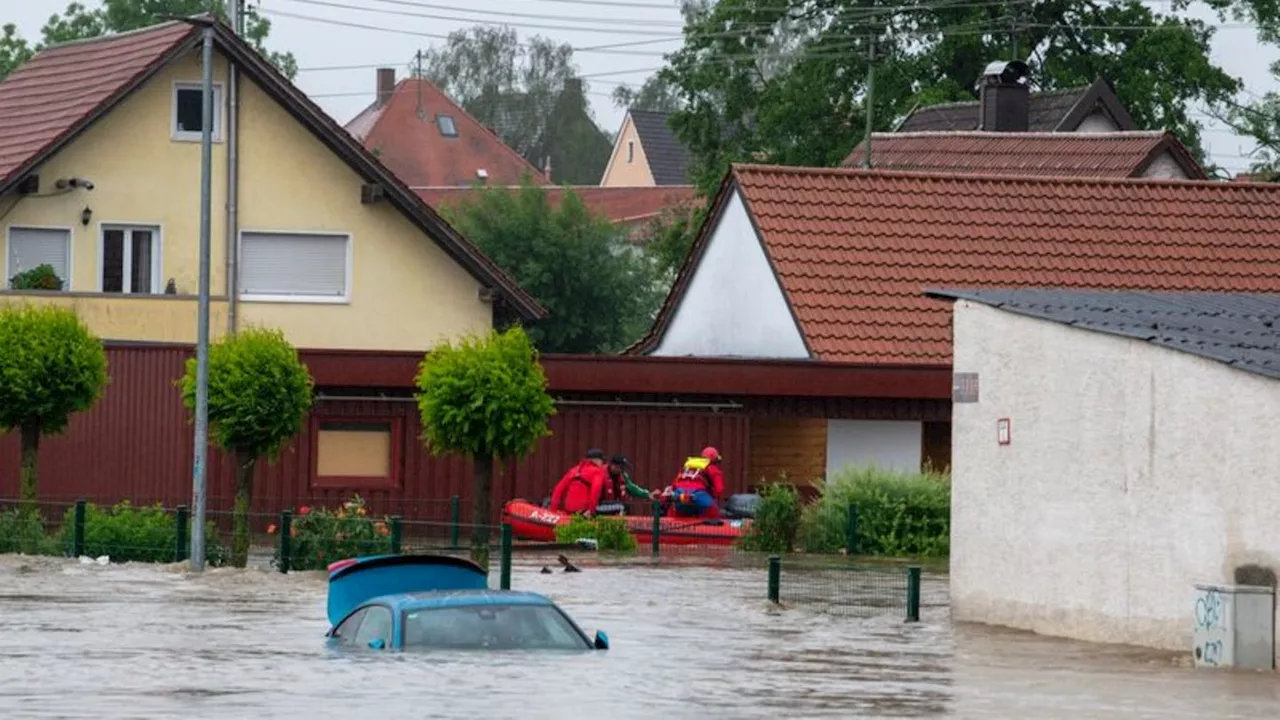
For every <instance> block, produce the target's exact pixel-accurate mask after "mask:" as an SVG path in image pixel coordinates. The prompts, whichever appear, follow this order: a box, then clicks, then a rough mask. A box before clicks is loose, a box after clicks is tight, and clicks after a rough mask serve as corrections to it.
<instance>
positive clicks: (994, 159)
mask: <svg viewBox="0 0 1280 720" xmlns="http://www.w3.org/2000/svg"><path fill="white" fill-rule="evenodd" d="M865 153H866V145H865V144H863V143H859V144H858V146H857V147H856V148H854V150H853V152H851V153H849V156H848V157H847V158H845V160H844V162H843V163H842V165H843V166H844V167H859V166H861V165H862V164H863V162H864V159H865V157H866V155H865ZM1166 153H1167V154H1168V155H1169V156H1171V157H1172V158H1173V160H1174V162H1176V163H1177V164H1178V166H1179V167H1180V168H1181V169H1182V171H1183V173H1185V174H1186V176H1187V178H1188V179H1192V180H1205V179H1207V178H1206V177H1205V174H1204V170H1203V169H1201V167H1200V165H1199V164H1197V163H1196V161H1195V158H1194V157H1192V155H1191V153H1190V152H1189V151H1188V150H1187V148H1186V146H1184V145H1183V144H1182V143H1181V142H1180V141H1179V140H1178V138H1177V137H1176V136H1174V134H1173V133H1171V132H1167V131H1151V132H1145V131H1137V132H1107V133H1093V132H1088V133H1067V132H983V131H981V130H964V131H955V132H919V133H904V132H896V133H874V134H872V136H871V167H872V168H874V169H876V170H902V171H909V172H941V173H945V172H956V173H966V174H975V175H1040V176H1045V177H1114V178H1126V177H1142V176H1143V173H1145V172H1146V171H1147V169H1148V168H1149V167H1150V166H1151V163H1153V162H1154V161H1155V160H1156V158H1158V157H1160V156H1161V155H1163V154H1166Z"/></svg>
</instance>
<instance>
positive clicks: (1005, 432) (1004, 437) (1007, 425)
mask: <svg viewBox="0 0 1280 720" xmlns="http://www.w3.org/2000/svg"><path fill="white" fill-rule="evenodd" d="M1012 440H1013V423H1012V422H1010V420H1009V418H1000V419H999V420H997V421H996V442H998V443H1000V444H1001V445H1008V444H1009V443H1010V442H1011V441H1012Z"/></svg>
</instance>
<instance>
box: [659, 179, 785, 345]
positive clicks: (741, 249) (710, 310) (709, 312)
mask: <svg viewBox="0 0 1280 720" xmlns="http://www.w3.org/2000/svg"><path fill="white" fill-rule="evenodd" d="M652 354H653V355H668V356H683V355H694V356H702V357H762V358H808V357H809V353H808V352H807V351H806V350H805V346H804V339H803V337H802V336H801V334H800V329H799V328H798V327H797V326H796V322H795V319H794V318H793V317H792V316H791V308H790V306H789V305H788V304H787V300H786V297H785V296H784V295H783V293H782V286H781V285H779V284H778V279H777V278H776V277H775V276H774V274H773V268H772V266H770V265H769V261H768V258H767V257H766V256H765V254H764V248H763V247H762V246H761V244H760V240H759V239H758V237H757V236H756V231H755V228H754V227H752V225H751V219H750V218H749V217H748V215H747V209H746V206H745V205H744V204H743V202H742V197H741V195H740V194H737V193H735V194H734V196H733V197H732V198H730V199H729V201H728V203H726V204H725V208H724V212H723V213H721V215H720V218H719V222H718V223H717V225H716V227H715V229H714V230H713V231H712V235H711V238H710V240H709V241H708V243H707V248H706V251H705V252H704V253H703V256H702V260H701V261H700V262H699V263H698V266H697V268H696V269H695V270H694V274H693V277H692V278H691V279H690V281H689V286H688V288H687V289H686V290H685V294H684V298H683V300H682V301H681V302H680V305H679V306H678V307H677V308H676V311H675V315H674V316H673V317H672V318H671V322H670V323H669V324H668V325H667V331H666V333H664V334H663V336H662V341H661V342H660V343H659V344H658V347H657V348H655V349H654V351H653V353H652Z"/></svg>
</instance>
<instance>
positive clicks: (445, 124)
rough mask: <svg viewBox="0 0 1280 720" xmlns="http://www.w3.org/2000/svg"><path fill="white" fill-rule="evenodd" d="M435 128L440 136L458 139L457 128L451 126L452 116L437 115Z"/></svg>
mask: <svg viewBox="0 0 1280 720" xmlns="http://www.w3.org/2000/svg"><path fill="white" fill-rule="evenodd" d="M436 127H438V128H440V134H441V135H443V136H445V137H458V127H457V126H456V125H454V124H453V116H452V115H437V116H436Z"/></svg>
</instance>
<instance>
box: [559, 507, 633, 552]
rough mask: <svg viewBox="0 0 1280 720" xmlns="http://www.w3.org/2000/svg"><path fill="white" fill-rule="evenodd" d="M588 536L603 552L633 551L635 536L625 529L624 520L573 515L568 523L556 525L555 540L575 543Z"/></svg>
mask: <svg viewBox="0 0 1280 720" xmlns="http://www.w3.org/2000/svg"><path fill="white" fill-rule="evenodd" d="M585 538H590V539H592V540H595V541H596V549H597V550H603V551H605V552H634V551H635V549H636V536H635V535H632V534H631V533H630V532H629V531H628V530H627V523H626V521H624V520H622V519H621V518H615V517H597V518H595V519H588V518H585V517H583V516H581V515H574V516H573V518H572V519H571V520H570V521H569V524H568V525H557V526H556V542H558V543H563V544H566V545H567V544H571V543H576V542H578V541H579V540H582V539H585Z"/></svg>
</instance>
